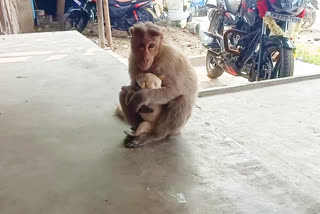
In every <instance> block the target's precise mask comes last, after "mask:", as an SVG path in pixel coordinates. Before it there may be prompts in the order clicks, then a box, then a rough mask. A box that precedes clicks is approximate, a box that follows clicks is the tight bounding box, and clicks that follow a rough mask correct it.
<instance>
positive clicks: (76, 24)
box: [63, 12, 89, 33]
mask: <svg viewBox="0 0 320 214" xmlns="http://www.w3.org/2000/svg"><path fill="white" fill-rule="evenodd" d="M68 21H71V26H69V25H68V24H70V23H68ZM88 21H89V20H88V18H87V17H86V16H84V15H83V14H82V13H80V12H70V13H69V12H67V13H65V14H64V17H63V30H65V31H69V30H77V31H78V32H80V33H81V32H82V31H83V30H84V29H85V28H86V27H87V24H88Z"/></svg>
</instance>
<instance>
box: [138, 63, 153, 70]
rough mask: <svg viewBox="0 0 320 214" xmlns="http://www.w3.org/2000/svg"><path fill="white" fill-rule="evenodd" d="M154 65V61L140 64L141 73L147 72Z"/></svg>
mask: <svg viewBox="0 0 320 214" xmlns="http://www.w3.org/2000/svg"><path fill="white" fill-rule="evenodd" d="M151 65H152V61H150V62H146V63H141V64H139V68H140V69H141V71H147V70H148V69H149V68H150V67H151Z"/></svg>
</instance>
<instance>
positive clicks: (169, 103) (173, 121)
mask: <svg viewBox="0 0 320 214" xmlns="http://www.w3.org/2000/svg"><path fill="white" fill-rule="evenodd" d="M130 32H131V34H132V39H131V54H130V57H129V74H130V78H131V85H130V86H127V87H123V88H122V91H121V93H120V104H121V106H122V109H123V113H124V115H125V117H126V118H127V120H128V122H129V123H130V125H132V126H133V127H137V126H138V124H139V123H140V122H141V118H140V116H139V114H138V113H137V111H138V110H139V109H140V107H141V106H143V105H149V104H157V105H164V106H163V111H162V112H161V114H160V116H159V119H158V121H157V122H156V124H155V127H154V130H153V132H152V133H149V134H148V133H146V134H141V135H140V136H137V137H135V138H134V139H133V140H132V141H130V142H127V143H126V146H127V147H138V146H141V145H144V144H147V143H150V142H155V141H160V140H163V139H164V138H166V137H168V136H170V135H176V134H178V133H179V132H180V130H181V128H182V127H183V126H184V125H185V123H186V122H187V120H188V119H189V117H190V116H191V112H192V109H193V107H194V104H195V101H196V97H197V91H198V87H197V86H198V82H197V76H196V74H195V71H194V70H193V68H192V66H191V64H190V62H189V60H188V59H187V58H186V57H185V56H183V55H182V54H181V53H180V52H178V51H177V50H175V49H174V48H173V47H172V45H169V44H168V43H167V42H166V41H165V39H163V30H162V29H161V28H160V27H159V26H157V25H154V24H152V23H142V24H137V25H135V26H134V27H133V28H132V29H131V30H130ZM150 45H152V46H150ZM153 46H154V47H153ZM151 47H153V48H151ZM151 61H152V62H151ZM150 62H151V63H150ZM141 72H147V73H148V72H149V73H154V74H156V75H157V76H160V75H163V76H164V77H165V78H164V80H163V82H162V85H163V87H161V88H160V89H141V90H139V91H138V90H136V86H137V83H136V76H137V75H138V74H139V73H141ZM128 100H129V102H127V101H128Z"/></svg>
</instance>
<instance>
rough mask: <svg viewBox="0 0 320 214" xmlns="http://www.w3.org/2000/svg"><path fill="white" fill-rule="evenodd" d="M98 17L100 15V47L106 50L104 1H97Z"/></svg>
mask: <svg viewBox="0 0 320 214" xmlns="http://www.w3.org/2000/svg"><path fill="white" fill-rule="evenodd" d="M96 4H97V15H98V31H99V43H100V47H102V48H105V47H106V44H105V37H104V23H103V9H102V0H97V2H96Z"/></svg>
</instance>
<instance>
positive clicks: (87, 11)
mask: <svg viewBox="0 0 320 214" xmlns="http://www.w3.org/2000/svg"><path fill="white" fill-rule="evenodd" d="M73 2H74V3H75V6H72V7H70V8H69V9H68V11H67V12H66V13H65V15H64V22H63V28H64V30H77V31H79V32H82V31H83V30H84V29H85V28H86V26H87V24H88V22H89V21H90V22H92V23H97V22H98V18H97V9H96V0H85V1H79V0H73ZM151 2H152V1H151V0H140V1H136V0H134V1H126V2H120V1H116V0H109V13H110V23H111V28H114V29H118V30H122V31H127V32H129V29H130V27H132V26H133V25H134V24H136V23H137V22H147V21H151V22H154V18H153V16H152V14H150V13H149V12H148V11H147V10H146V8H148V7H150V6H151Z"/></svg>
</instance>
